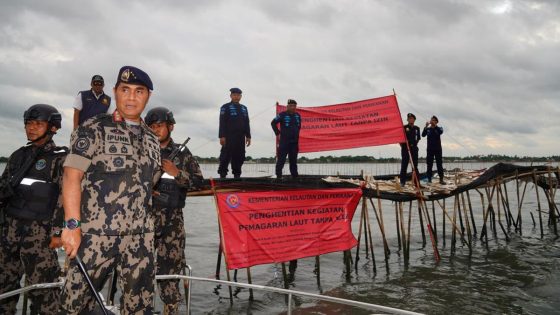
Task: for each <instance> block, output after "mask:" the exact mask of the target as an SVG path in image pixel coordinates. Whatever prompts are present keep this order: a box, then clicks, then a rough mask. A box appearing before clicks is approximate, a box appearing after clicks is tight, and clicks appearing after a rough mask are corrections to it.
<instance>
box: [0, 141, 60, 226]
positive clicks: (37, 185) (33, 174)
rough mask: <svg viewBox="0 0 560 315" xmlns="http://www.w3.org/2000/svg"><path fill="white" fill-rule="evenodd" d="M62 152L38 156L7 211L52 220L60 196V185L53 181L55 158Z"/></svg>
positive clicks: (28, 217)
mask: <svg viewBox="0 0 560 315" xmlns="http://www.w3.org/2000/svg"><path fill="white" fill-rule="evenodd" d="M58 154H61V153H55V152H53V151H50V152H44V153H41V154H39V155H38V156H37V158H36V159H35V164H34V165H33V166H32V167H31V169H29V171H28V172H27V174H26V175H25V177H24V179H23V180H22V181H21V183H20V184H19V185H18V186H17V187H16V188H15V189H14V195H13V196H12V197H11V198H10V201H9V203H8V206H7V207H6V213H7V214H8V215H10V216H13V217H16V218H19V219H27V220H50V219H51V218H52V216H53V211H54V208H55V207H56V203H57V201H58V197H59V193H60V191H59V186H58V184H56V183H53V182H52V175H53V171H54V170H53V169H52V167H53V165H54V163H53V162H54V160H55V159H56V158H57V157H58V156H57V155H58Z"/></svg>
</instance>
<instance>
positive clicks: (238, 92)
mask: <svg viewBox="0 0 560 315" xmlns="http://www.w3.org/2000/svg"><path fill="white" fill-rule="evenodd" d="M229 91H230V92H231V93H232V94H241V93H243V91H241V89H240V88H231V89H229Z"/></svg>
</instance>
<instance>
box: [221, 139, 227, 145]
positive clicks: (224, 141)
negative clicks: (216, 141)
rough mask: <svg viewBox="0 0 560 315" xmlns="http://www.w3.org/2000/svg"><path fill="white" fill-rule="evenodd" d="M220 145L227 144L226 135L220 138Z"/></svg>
mask: <svg viewBox="0 0 560 315" xmlns="http://www.w3.org/2000/svg"><path fill="white" fill-rule="evenodd" d="M220 145H226V137H221V138H220Z"/></svg>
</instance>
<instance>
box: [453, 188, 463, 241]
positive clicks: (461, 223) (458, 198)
mask: <svg viewBox="0 0 560 315" xmlns="http://www.w3.org/2000/svg"><path fill="white" fill-rule="evenodd" d="M455 198H456V199H457V200H456V202H457V212H458V215H459V224H460V225H461V234H462V235H463V236H465V225H464V224H463V214H462V210H463V207H461V197H460V196H459V195H456V196H455Z"/></svg>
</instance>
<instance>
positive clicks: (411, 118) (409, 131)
mask: <svg viewBox="0 0 560 315" xmlns="http://www.w3.org/2000/svg"><path fill="white" fill-rule="evenodd" d="M406 120H407V121H408V124H406V125H404V133H405V135H406V139H407V141H408V145H409V147H410V155H411V156H412V164H413V165H414V170H415V171H416V176H418V141H420V128H419V127H418V126H415V125H414V122H415V121H416V116H415V115H414V114H412V113H408V114H407V115H406ZM401 159H402V160H401V161H402V162H401V176H400V181H401V186H404V185H405V184H406V171H407V169H408V164H409V163H410V156H409V155H408V148H407V147H406V142H403V143H401ZM413 176H414V174H413Z"/></svg>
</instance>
